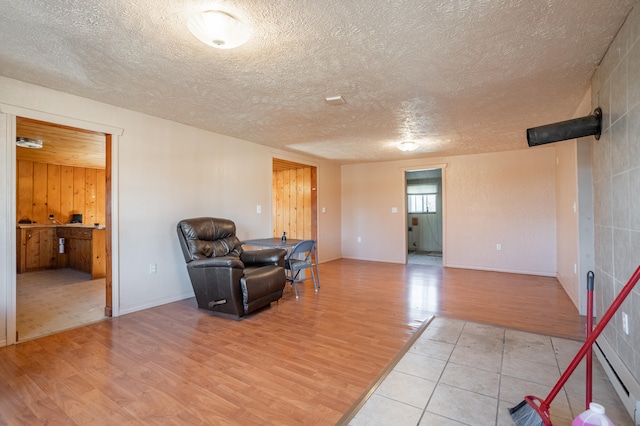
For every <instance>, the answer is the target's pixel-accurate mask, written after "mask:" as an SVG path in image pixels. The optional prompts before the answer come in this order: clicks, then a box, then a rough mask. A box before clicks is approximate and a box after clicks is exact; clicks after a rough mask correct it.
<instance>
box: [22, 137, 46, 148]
mask: <svg viewBox="0 0 640 426" xmlns="http://www.w3.org/2000/svg"><path fill="white" fill-rule="evenodd" d="M16 146H19V147H21V148H35V149H39V148H42V141H41V140H39V139H31V138H23V137H21V136H18V137H17V138H16Z"/></svg>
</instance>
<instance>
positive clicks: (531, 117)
mask: <svg viewBox="0 0 640 426" xmlns="http://www.w3.org/2000/svg"><path fill="white" fill-rule="evenodd" d="M637 4H638V1H637V0H324V1H321V0H299V1H291V0H271V1H264V0H237V1H233V2H230V1H198V0H148V1H142V0H139V1H136V0H111V1H98V0H47V1H46V2H45V1H41V0H0V7H1V12H2V13H0V40H1V41H2V42H1V44H0V74H1V75H4V76H7V77H11V78H15V79H18V80H22V81H26V82H30V83H34V84H37V85H41V86H45V87H50V88H53V89H57V90H61V91H64V92H68V93H72V94H76V95H79V96H83V97H87V98H91V99H96V100H99V101H102V102H106V103H109V104H113V105H117V106H120V107H124V108H128V109H132V110H136V111H140V112H144V113H147V114H151V115H154V116H158V117H163V118H167V119H171V120H174V121H177V122H181V123H185V124H188V125H192V126H195V127H199V128H203V129H208V130H211V131H214V132H218V133H222V134H225V135H230V136H234V137H237V138H240V139H245V140H248V141H252V142H256V143H259V144H263V145H269V146H273V147H277V148H280V149H284V150H290V151H293V152H299V153H305V154H311V155H315V156H318V157H322V158H326V159H332V160H336V161H339V162H341V163H351V162H361V161H380V160H392V159H400V158H411V157H425V156H434V155H456V154H469V153H479V152H491V151H498V150H513V149H524V148H526V146H527V144H526V136H525V130H526V128H528V127H533V126H538V125H542V124H548V123H552V122H556V121H562V120H567V119H570V118H572V115H573V113H574V112H575V110H576V108H577V106H578V105H579V103H580V101H581V100H582V97H583V96H584V94H585V91H586V89H587V88H588V87H589V84H590V79H591V76H592V74H593V72H594V71H595V69H596V67H597V65H598V63H599V61H600V60H601V58H602V57H603V56H604V53H605V52H606V49H607V48H608V46H609V44H610V43H611V41H612V40H613V38H614V36H615V35H616V33H617V31H618V29H619V28H620V26H621V25H622V23H623V22H624V19H625V17H626V16H627V15H628V13H629V11H630V10H631V8H632V7H633V6H634V5H637ZM211 8H219V9H222V10H225V11H227V12H229V13H231V14H234V15H236V16H238V17H239V18H240V19H241V20H243V21H245V22H247V23H248V24H249V25H250V26H251V27H252V28H253V31H254V32H253V36H252V38H251V39H250V40H249V42H248V43H247V44H245V45H244V46H241V47H239V48H237V49H233V50H218V49H213V48H211V47H209V46H206V45H205V44H203V43H201V42H200V41H198V40H197V39H196V38H195V37H193V36H192V35H191V34H190V33H189V31H188V30H187V28H186V22H187V19H188V18H189V16H190V15H191V14H192V13H194V12H197V11H200V10H206V9H211ZM337 95H341V96H342V97H344V99H345V100H346V103H345V104H343V105H338V106H334V105H329V104H328V103H327V102H325V97H328V96H337ZM0 101H1V99H0ZM408 138H410V139H413V140H415V141H417V142H418V143H419V145H420V147H419V149H418V150H416V151H414V152H412V153H405V152H401V151H399V150H397V149H396V147H395V146H396V144H397V143H398V142H399V141H401V140H404V139H408ZM176 143H179V141H176Z"/></svg>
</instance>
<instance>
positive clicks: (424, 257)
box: [407, 251, 442, 266]
mask: <svg viewBox="0 0 640 426" xmlns="http://www.w3.org/2000/svg"><path fill="white" fill-rule="evenodd" d="M407 263H408V264H418V265H433V266H442V255H440V256H431V255H429V254H427V252H425V251H410V252H409V253H408V254H407Z"/></svg>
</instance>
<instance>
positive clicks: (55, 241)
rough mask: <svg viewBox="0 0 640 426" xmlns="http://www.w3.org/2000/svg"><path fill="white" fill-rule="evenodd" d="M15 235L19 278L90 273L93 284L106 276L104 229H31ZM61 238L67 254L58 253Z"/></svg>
mask: <svg viewBox="0 0 640 426" xmlns="http://www.w3.org/2000/svg"><path fill="white" fill-rule="evenodd" d="M16 235H17V270H18V271H17V272H18V273H19V274H21V273H23V272H30V271H37V270H40V269H53V268H72V269H77V270H79V271H83V272H88V273H90V274H91V279H92V280H94V279H97V278H104V277H105V276H106V262H105V252H106V250H105V244H106V241H105V230H104V228H102V229H99V228H88V227H80V226H70V225H67V226H57V227H56V226H41V227H39V226H33V225H29V226H24V227H19V228H18V230H17V232H16ZM59 238H64V253H59Z"/></svg>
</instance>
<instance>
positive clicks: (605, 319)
mask: <svg viewBox="0 0 640 426" xmlns="http://www.w3.org/2000/svg"><path fill="white" fill-rule="evenodd" d="M638 279H640V266H638V268H637V269H636V271H635V272H634V273H633V275H632V276H631V278H630V279H629V282H627V283H626V284H625V286H624V287H623V288H622V291H621V292H620V294H618V296H617V297H616V298H615V299H614V300H613V303H612V304H611V306H609V309H607V312H605V313H604V315H603V316H602V319H600V322H598V325H596V328H594V329H593V333H591V334H590V335H589V337H587V340H586V341H585V342H584V344H583V345H582V347H581V348H580V350H579V351H578V353H577V355H576V356H575V358H573V361H571V363H570V364H569V366H568V367H567V369H566V370H565V372H564V373H563V374H562V376H561V377H560V380H558V383H556V385H555V386H554V387H553V389H551V392H550V393H549V396H547V399H545V400H544V402H543V404H544V405H546V406H547V407H549V406H550V405H551V401H553V399H554V398H555V397H556V395H558V392H560V389H562V387H563V386H564V384H565V383H566V382H567V380H569V376H571V374H572V373H573V371H574V370H575V369H576V367H577V366H578V364H580V361H582V358H584V355H585V354H586V353H587V351H589V350H591V346H592V345H593V342H595V341H596V339H597V338H598V336H600V333H602V330H604V328H605V327H606V326H607V324H608V323H609V321H610V320H611V318H612V317H613V315H614V314H615V313H616V311H617V310H618V308H619V307H620V305H622V302H624V299H626V298H627V296H628V295H629V293H631V290H633V287H634V286H635V285H636V283H637V282H638Z"/></svg>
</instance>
